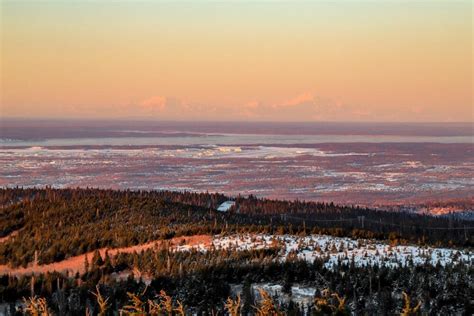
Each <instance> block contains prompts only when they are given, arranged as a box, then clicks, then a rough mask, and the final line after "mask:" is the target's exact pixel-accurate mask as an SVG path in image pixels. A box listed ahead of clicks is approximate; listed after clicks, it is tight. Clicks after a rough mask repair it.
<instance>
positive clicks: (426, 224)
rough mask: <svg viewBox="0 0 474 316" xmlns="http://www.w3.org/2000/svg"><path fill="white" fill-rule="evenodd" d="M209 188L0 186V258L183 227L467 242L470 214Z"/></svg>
mask: <svg viewBox="0 0 474 316" xmlns="http://www.w3.org/2000/svg"><path fill="white" fill-rule="evenodd" d="M228 199H229V198H228V197H226V196H224V195H221V194H215V193H190V192H171V191H115V190H101V189H88V188H85V189H52V188H46V189H21V188H8V189H0V201H1V203H2V204H1V205H3V207H2V208H1V209H0V237H5V236H8V235H9V234H11V233H12V232H16V234H15V236H14V237H11V238H9V239H7V240H6V241H4V242H2V243H0V264H9V265H11V266H19V265H23V266H26V265H27V264H29V263H31V262H33V261H34V260H35V259H37V263H38V264H46V263H51V262H56V261H60V260H63V259H65V258H68V257H71V256H75V255H79V254H83V253H87V252H90V251H93V250H95V249H99V248H104V247H109V248H117V247H125V246H131V245H137V244H141V243H145V242H149V241H154V240H160V239H170V238H173V237H177V236H183V235H196V234H221V233H246V232H255V233H271V234H286V233H290V234H309V233H315V234H328V235H334V236H339V237H342V236H348V237H354V238H375V239H385V240H388V239H389V240H390V241H391V242H392V243H408V242H410V243H418V244H432V245H436V246H440V245H445V246H472V245H473V244H474V235H473V234H472V230H469V229H470V228H469V227H468V225H470V223H471V222H468V221H463V220H459V219H457V220H454V219H449V218H448V219H447V218H436V217H432V216H426V215H415V214H407V213H400V212H384V211H376V210H371V209H367V208H359V207H348V206H338V205H334V204H332V203H329V204H327V203H315V202H302V201H293V202H290V201H275V200H266V199H258V198H255V197H253V196H250V197H246V198H244V197H237V198H236V206H234V207H233V208H232V209H231V210H230V211H229V212H218V211H216V208H217V207H218V205H219V204H220V203H222V202H224V201H226V200H228Z"/></svg>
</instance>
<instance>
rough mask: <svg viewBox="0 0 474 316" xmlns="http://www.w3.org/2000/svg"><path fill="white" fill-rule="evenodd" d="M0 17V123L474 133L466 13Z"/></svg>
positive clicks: (380, 8) (382, 4)
mask: <svg viewBox="0 0 474 316" xmlns="http://www.w3.org/2000/svg"><path fill="white" fill-rule="evenodd" d="M0 5H1V18H2V24H1V31H0V32H1V39H2V41H1V44H2V46H1V109H0V110H1V111H0V114H1V115H2V117H32V118H39V117H52V118H60V117H75V118H112V119H113V118H146V119H171V120H274V121H473V102H472V101H473V81H472V74H473V68H472V67H473V57H472V43H473V36H472V12H473V11H472V2H471V1H448V0H432V1H425V0H423V1H405V0H401V1H384V0H381V1H365V2H361V1H356V0H353V1H351V0H335V1H330V2H321V1H314V2H302V1H291V2H284V1H283V2H268V1H267V2H210V1H200V2H199V1H186V2H165V1H156V2H133V1H129V2H109V1H90V2H85V1H77V2H61V1H54V2H33V1H32V2H27V1H25V2H23V1H22V2H13V1H12V2H5V1H4V2H2V3H1V4H0Z"/></svg>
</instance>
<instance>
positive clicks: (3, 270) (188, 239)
mask: <svg viewBox="0 0 474 316" xmlns="http://www.w3.org/2000/svg"><path fill="white" fill-rule="evenodd" d="M11 235H12V234H10V235H9V236H7V237H3V238H2V239H4V238H8V237H10V236H11ZM211 241H212V236H208V235H195V236H183V237H176V238H173V239H170V240H157V241H152V242H149V243H146V244H141V245H136V246H131V247H123V248H102V249H99V251H100V255H101V256H102V257H104V255H105V252H106V251H108V253H109V256H111V257H114V256H116V255H118V254H119V253H133V252H141V251H143V250H147V249H150V248H153V247H155V246H157V245H160V244H162V243H164V242H169V243H170V246H182V245H187V246H195V245H202V244H203V245H206V246H209V245H210V244H211ZM93 254H94V251H91V252H88V253H86V254H82V255H79V256H75V257H70V258H67V259H65V260H63V261H59V262H54V263H50V264H45V265H33V264H30V265H29V266H27V267H26V268H23V267H20V268H11V267H9V266H7V265H0V275H4V274H10V275H15V276H20V275H30V274H41V273H47V272H54V271H56V272H61V273H66V272H68V273H70V274H75V273H76V272H79V273H84V262H85V257H86V256H87V258H88V260H89V262H90V261H91V259H92V256H93Z"/></svg>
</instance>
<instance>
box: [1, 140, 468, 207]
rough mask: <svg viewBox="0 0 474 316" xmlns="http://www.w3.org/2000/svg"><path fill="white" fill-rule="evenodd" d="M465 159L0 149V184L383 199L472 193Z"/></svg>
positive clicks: (428, 153)
mask: <svg viewBox="0 0 474 316" xmlns="http://www.w3.org/2000/svg"><path fill="white" fill-rule="evenodd" d="M262 141H264V139H262ZM473 157H474V149H473V146H472V144H433V143H431V144H429V143H416V144H408V143H406V144H405V143H402V144H400V143H390V144H368V143H357V144H356V143H352V144H291V145H278V146H277V145H274V144H259V145H252V144H247V145H245V144H242V145H186V146H144V147H143V146H142V147H140V146H128V145H124V146H92V147H91V146H65V147H40V146H30V147H18V148H11V147H0V186H27V187H28V186H45V185H51V186H54V187H68V186H69V187H76V186H88V187H91V186H92V187H107V188H115V189H166V190H191V191H211V192H212V191H217V192H222V193H226V194H229V195H237V194H243V195H248V194H254V195H257V196H262V197H270V198H278V199H300V200H324V201H334V202H337V203H348V204H354V203H356V204H365V205H377V204H379V205H383V204H390V203H404V202H424V201H432V200H433V199H441V200H443V199H457V198H462V199H466V198H472V197H473V192H474V180H473V179H474V158H473Z"/></svg>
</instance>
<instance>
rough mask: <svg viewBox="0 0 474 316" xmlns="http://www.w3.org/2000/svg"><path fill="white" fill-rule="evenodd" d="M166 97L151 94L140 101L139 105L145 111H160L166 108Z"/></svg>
mask: <svg viewBox="0 0 474 316" xmlns="http://www.w3.org/2000/svg"><path fill="white" fill-rule="evenodd" d="M167 100H168V99H167V98H166V97H163V96H153V97H150V98H148V99H146V100H143V101H141V102H140V106H141V107H142V108H144V109H145V110H147V111H159V112H162V111H164V110H165V108H166V104H167Z"/></svg>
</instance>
